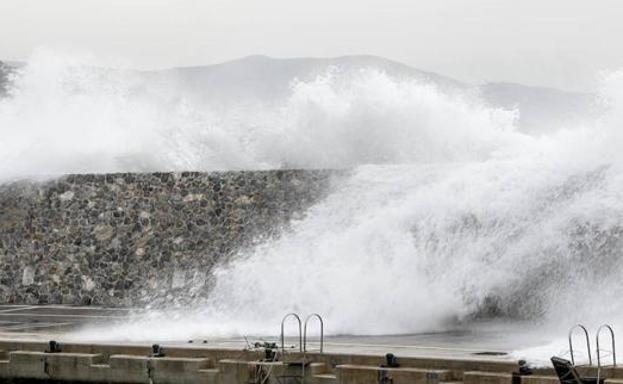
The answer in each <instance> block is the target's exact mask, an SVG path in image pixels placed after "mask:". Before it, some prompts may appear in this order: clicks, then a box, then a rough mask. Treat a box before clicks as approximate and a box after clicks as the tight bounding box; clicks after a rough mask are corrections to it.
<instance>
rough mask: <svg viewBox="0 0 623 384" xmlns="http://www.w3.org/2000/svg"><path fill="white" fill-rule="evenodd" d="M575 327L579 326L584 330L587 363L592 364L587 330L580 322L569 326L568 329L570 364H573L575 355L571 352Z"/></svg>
mask: <svg viewBox="0 0 623 384" xmlns="http://www.w3.org/2000/svg"><path fill="white" fill-rule="evenodd" d="M576 328H581V329H582V330H583V331H584V336H585V337H586V352H587V353H588V364H589V365H593V358H592V356H591V342H590V340H589V339H590V338H589V336H588V331H587V330H586V327H585V326H583V325H582V324H576V325H574V326H573V327H571V329H570V330H569V354H570V355H571V364H573V365H575V356H574V354H573V340H572V336H573V331H575V329H576Z"/></svg>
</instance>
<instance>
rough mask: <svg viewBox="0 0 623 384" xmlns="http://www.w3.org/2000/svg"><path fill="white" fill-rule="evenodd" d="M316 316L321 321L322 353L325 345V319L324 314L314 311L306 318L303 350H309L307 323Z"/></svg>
mask: <svg viewBox="0 0 623 384" xmlns="http://www.w3.org/2000/svg"><path fill="white" fill-rule="evenodd" d="M314 317H315V318H317V319H318V321H320V353H322V350H323V347H324V321H323V320H322V316H320V315H319V314H317V313H312V314H311V315H309V316H307V318H306V319H305V326H304V327H303V351H305V352H307V324H308V323H309V320H311V319H312V318H314Z"/></svg>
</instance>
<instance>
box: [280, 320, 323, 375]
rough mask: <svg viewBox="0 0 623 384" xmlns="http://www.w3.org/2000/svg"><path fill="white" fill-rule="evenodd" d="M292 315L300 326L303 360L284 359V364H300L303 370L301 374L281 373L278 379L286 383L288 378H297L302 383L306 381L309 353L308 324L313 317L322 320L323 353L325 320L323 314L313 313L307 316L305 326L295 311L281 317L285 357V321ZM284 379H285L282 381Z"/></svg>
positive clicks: (300, 344) (300, 345) (300, 348)
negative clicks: (307, 354) (307, 356)
mask: <svg viewBox="0 0 623 384" xmlns="http://www.w3.org/2000/svg"><path fill="white" fill-rule="evenodd" d="M290 317H293V318H294V319H295V320H296V322H297V323H298V328H299V352H300V353H301V354H302V360H301V361H291V362H288V361H285V359H284V364H286V365H287V366H289V367H291V366H300V367H301V371H300V375H290V374H288V375H280V376H278V377H277V381H279V382H280V383H285V382H287V379H295V380H297V381H300V383H304V382H305V367H306V366H307V364H308V361H307V358H306V353H307V326H308V325H309V321H310V320H311V319H313V318H316V319H318V321H319V322H320V353H323V350H324V320H323V319H322V316H320V315H319V314H317V313H312V314H311V315H309V316H307V318H305V323H304V326H303V323H302V322H301V317H300V316H299V315H298V314H297V313H294V312H291V313H288V314H287V315H285V316H284V317H283V319H281V355H282V357H284V358H285V356H286V347H285V345H286V344H285V323H286V320H288V319H289V318H290ZM282 380H283V381H282Z"/></svg>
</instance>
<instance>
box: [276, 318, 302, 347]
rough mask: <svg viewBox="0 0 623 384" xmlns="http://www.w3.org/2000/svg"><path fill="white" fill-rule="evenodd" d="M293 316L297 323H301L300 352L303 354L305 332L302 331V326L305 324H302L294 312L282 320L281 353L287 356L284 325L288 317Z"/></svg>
mask: <svg viewBox="0 0 623 384" xmlns="http://www.w3.org/2000/svg"><path fill="white" fill-rule="evenodd" d="M290 316H293V317H294V318H295V319H296V321H298V323H299V351H300V352H303V331H302V326H303V324H302V323H301V318H300V317H299V315H297V314H296V313H294V312H291V313H288V314H287V315H285V316H284V317H283V319H281V352H282V353H284V354H285V352H286V343H285V335H284V324H285V322H286V320H287V319H288V317H290Z"/></svg>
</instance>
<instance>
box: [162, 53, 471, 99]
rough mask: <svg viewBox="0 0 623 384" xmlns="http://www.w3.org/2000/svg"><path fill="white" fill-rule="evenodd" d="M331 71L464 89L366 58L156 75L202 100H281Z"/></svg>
mask: <svg viewBox="0 0 623 384" xmlns="http://www.w3.org/2000/svg"><path fill="white" fill-rule="evenodd" d="M331 67H335V68H337V69H339V70H342V71H350V70H358V69H363V68H374V69H378V70H381V71H385V72H387V73H388V74H390V75H392V76H396V77H402V78H417V79H420V80H422V81H426V82H430V83H435V84H437V85H438V86H440V87H444V88H456V87H464V86H465V85H464V84H462V83H460V82H458V81H456V80H454V79H451V78H448V77H444V76H441V75H438V74H435V73H432V72H426V71H421V70H419V69H415V68H412V67H409V66H407V65H405V64H401V63H398V62H395V61H391V60H387V59H384V58H381V57H376V56H368V55H360V56H342V57H336V58H294V59H274V58H270V57H267V56H248V57H245V58H242V59H238V60H233V61H228V62H225V63H222V64H215V65H207V66H198V67H181V68H173V69H169V70H165V71H159V73H160V74H162V73H166V74H171V73H172V74H174V75H176V76H177V77H178V79H179V80H180V81H181V82H182V83H183V84H184V87H185V88H186V87H187V89H192V90H196V91H199V92H200V93H201V94H203V95H205V96H206V97H217V98H229V97H235V98H237V97H244V96H247V95H254V96H256V97H263V98H264V97H280V96H285V95H287V94H288V93H289V91H290V88H289V86H290V83H291V82H292V80H294V79H298V80H301V81H309V80H313V79H314V78H315V77H316V76H318V75H323V74H326V72H327V69H328V68H331Z"/></svg>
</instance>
